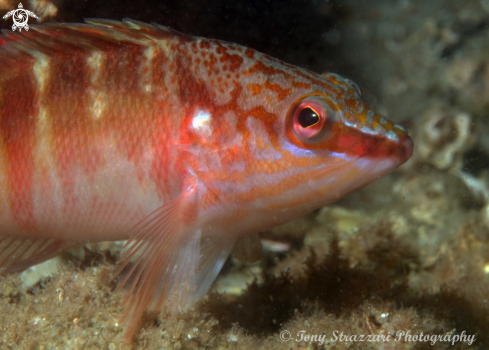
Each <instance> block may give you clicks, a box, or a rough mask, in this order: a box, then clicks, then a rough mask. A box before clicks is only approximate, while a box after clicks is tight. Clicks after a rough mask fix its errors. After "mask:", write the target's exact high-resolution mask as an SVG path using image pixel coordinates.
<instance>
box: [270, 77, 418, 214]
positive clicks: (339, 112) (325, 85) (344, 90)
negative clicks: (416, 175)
mask: <svg viewBox="0 0 489 350" xmlns="http://www.w3.org/2000/svg"><path fill="white" fill-rule="evenodd" d="M315 81H316V83H315V85H314V89H311V90H312V91H309V92H307V93H304V92H303V91H301V92H298V93H297V94H296V96H294V97H295V100H294V102H292V103H291V104H290V106H289V108H288V109H287V110H285V109H284V110H283V111H282V115H283V119H282V120H281V121H280V122H281V123H282V128H283V129H282V138H281V139H282V149H283V150H284V152H282V157H281V161H282V162H285V163H286V164H289V167H290V168H293V170H291V171H289V174H290V178H289V179H288V181H287V183H288V184H289V188H288V190H287V191H284V193H283V195H282V197H281V198H280V204H279V203H278V202H276V203H275V204H276V207H277V208H278V207H281V208H283V209H284V210H285V208H287V207H288V208H294V209H293V210H295V211H297V212H302V211H310V210H313V209H315V208H317V207H320V206H322V205H325V204H327V203H330V202H332V201H335V200H337V199H339V198H341V197H343V196H345V195H347V194H349V193H351V192H353V191H355V190H357V189H359V188H361V187H363V186H365V185H367V184H369V183H371V182H372V181H374V180H376V179H378V178H380V177H382V176H383V175H385V174H387V173H389V172H390V171H392V170H393V169H395V168H396V167H398V166H399V165H401V164H403V163H404V162H406V161H407V160H408V159H409V158H410V156H411V154H412V151H413V141H412V140H411V138H410V137H409V135H408V133H407V132H406V130H405V129H404V128H403V127H401V126H399V125H396V124H394V123H393V122H392V121H390V120H388V119H386V118H384V117H383V116H381V115H380V114H378V113H376V112H374V111H373V110H371V109H370V108H369V107H368V106H367V105H366V104H365V103H364V102H363V100H362V97H361V92H360V90H359V89H358V87H357V86H356V84H354V83H353V82H351V81H349V80H348V79H344V78H342V77H340V76H339V75H336V74H332V73H330V74H324V75H323V76H321V77H319V78H316V79H315ZM318 81H319V83H318ZM287 211H289V210H287Z"/></svg>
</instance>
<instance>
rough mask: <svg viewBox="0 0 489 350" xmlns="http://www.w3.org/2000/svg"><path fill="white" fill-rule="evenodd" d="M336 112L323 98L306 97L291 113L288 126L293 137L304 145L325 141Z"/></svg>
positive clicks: (295, 105)
mask: <svg viewBox="0 0 489 350" xmlns="http://www.w3.org/2000/svg"><path fill="white" fill-rule="evenodd" d="M335 120H336V112H335V111H334V110H333V108H332V107H331V106H330V105H329V104H328V103H327V102H326V100H325V99H324V98H323V97H322V96H316V95H312V96H305V97H303V98H301V99H300V100H299V101H298V102H297V103H296V104H294V106H293V107H292V109H291V110H290V111H289V118H288V125H289V130H290V131H291V132H292V134H293V136H294V137H295V138H296V139H298V140H299V141H301V142H302V143H309V144H311V143H317V142H321V141H324V140H325V137H326V135H328V134H329V130H328V129H330V128H329V127H330V126H331V125H332V124H333V123H334V121H335Z"/></svg>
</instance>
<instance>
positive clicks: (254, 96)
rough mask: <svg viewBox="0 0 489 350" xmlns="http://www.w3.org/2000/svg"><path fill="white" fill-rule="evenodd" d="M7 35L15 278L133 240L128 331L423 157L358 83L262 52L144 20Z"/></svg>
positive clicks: (4, 213)
mask: <svg viewBox="0 0 489 350" xmlns="http://www.w3.org/2000/svg"><path fill="white" fill-rule="evenodd" d="M2 32H3V34H2V35H1V36H0V63H1V65H0V267H1V269H2V272H3V273H4V274H6V273H13V272H16V271H21V270H23V269H25V268H27V267H29V266H31V265H34V264H37V263H40V262H42V261H45V260H47V259H49V258H51V257H53V256H55V255H57V254H59V253H61V252H63V251H66V250H68V249H70V248H72V247H74V246H76V245H80V244H85V243H88V242H100V241H119V240H127V244H126V246H125V248H124V249H123V251H122V253H121V257H120V259H119V261H118V263H117V271H116V272H117V273H121V276H122V277H121V279H120V281H119V287H120V288H124V289H125V290H126V294H125V295H126V296H125V298H124V300H123V307H124V311H123V316H122V320H123V322H124V325H125V328H126V330H125V337H126V339H132V337H133V336H134V334H135V332H136V331H137V325H138V322H139V320H140V318H141V316H142V315H143V313H144V312H145V311H147V310H161V309H165V308H167V309H168V310H170V311H173V312H179V310H185V309H188V308H189V307H191V306H192V305H194V304H195V303H196V302H197V301H198V300H199V299H201V298H202V297H203V296H204V295H205V294H206V293H207V291H208V290H209V288H210V286H211V284H212V283H213V281H214V280H215V279H216V277H217V275H218V273H219V271H220V270H221V268H222V266H223V264H224V262H225V261H226V259H227V258H228V256H229V255H230V253H231V252H232V250H233V247H234V246H235V245H236V242H238V241H240V240H241V239H242V238H243V237H245V238H246V237H253V235H256V234H257V233H258V232H260V231H263V230H266V229H269V228H271V227H273V226H276V225H280V224H283V223H286V222H288V221H291V220H293V219H295V218H298V217H301V216H303V215H305V214H307V213H309V212H311V211H314V210H315V209H318V208H320V207H322V206H324V205H326V204H328V203H331V202H333V201H336V200H337V199H339V198H341V197H344V196H345V195H347V194H349V193H351V192H353V191H355V190H357V189H359V188H361V187H364V186H366V185H367V184H369V183H371V182H372V181H375V180H376V179H378V178H380V177H382V176H384V175H385V174H387V173H389V172H391V171H392V170H393V169H395V168H397V167H398V166H399V165H401V164H403V163H404V162H406V161H407V160H408V159H409V158H410V156H411V155H412V152H413V141H412V139H411V137H410V136H409V134H408V132H407V131H406V130H405V129H404V128H403V127H402V126H400V125H396V124H395V123H393V122H392V121H390V120H388V119H386V118H385V117H383V116H382V115H380V114H378V113H376V112H375V111H373V110H372V109H371V108H370V107H369V106H368V105H367V104H366V103H365V102H364V101H363V99H362V93H361V91H360V89H359V87H358V86H357V85H356V84H355V83H353V82H352V81H351V80H349V79H346V78H343V77H341V76H339V75H337V74H334V73H325V74H316V73H313V72H310V71H308V70H306V69H303V68H300V67H296V66H293V65H290V64H287V63H285V62H282V61H280V60H278V59H275V58H272V57H270V56H268V55H266V54H262V53H259V52H257V51H255V50H253V49H251V48H246V47H243V46H240V45H237V44H233V43H228V42H224V41H219V40H214V39H206V38H201V37H194V36H190V35H186V34H183V33H179V32H177V31H175V30H172V29H170V28H168V27H164V26H161V25H158V24H146V23H142V22H138V21H135V20H130V19H125V20H122V21H113V20H103V19H87V20H86V23H78V24H70V23H64V24H60V23H48V24H43V25H32V26H31V28H30V31H29V32H25V33H16V32H11V31H7V30H3V31H2ZM250 241H253V240H252V239H250ZM255 242H256V240H255Z"/></svg>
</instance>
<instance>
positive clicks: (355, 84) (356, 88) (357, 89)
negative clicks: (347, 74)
mask: <svg viewBox="0 0 489 350" xmlns="http://www.w3.org/2000/svg"><path fill="white" fill-rule="evenodd" d="M346 82H347V83H348V84H349V85H350V86H351V87H352V88H353V90H355V92H356V93H357V94H358V95H359V96H360V97H362V89H360V86H358V84H357V83H355V82H354V81H353V80H350V79H346Z"/></svg>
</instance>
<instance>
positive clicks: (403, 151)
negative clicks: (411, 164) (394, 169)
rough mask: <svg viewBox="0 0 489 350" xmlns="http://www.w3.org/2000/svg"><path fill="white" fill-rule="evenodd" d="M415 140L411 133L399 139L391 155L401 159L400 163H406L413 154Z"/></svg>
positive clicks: (398, 159)
mask: <svg viewBox="0 0 489 350" xmlns="http://www.w3.org/2000/svg"><path fill="white" fill-rule="evenodd" d="M413 150H414V142H413V140H412V139H411V137H410V136H409V135H406V136H405V137H404V138H403V139H402V140H401V141H399V143H398V145H397V147H396V148H394V150H393V151H392V153H391V156H392V157H394V158H395V159H396V160H397V161H399V165H401V164H404V163H405V162H406V161H407V160H408V159H409V158H411V156H412V155H413Z"/></svg>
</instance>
